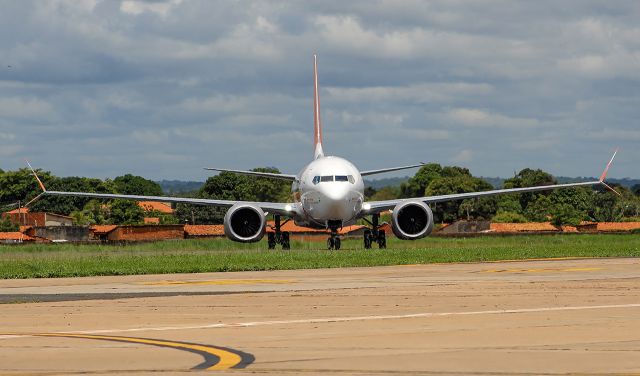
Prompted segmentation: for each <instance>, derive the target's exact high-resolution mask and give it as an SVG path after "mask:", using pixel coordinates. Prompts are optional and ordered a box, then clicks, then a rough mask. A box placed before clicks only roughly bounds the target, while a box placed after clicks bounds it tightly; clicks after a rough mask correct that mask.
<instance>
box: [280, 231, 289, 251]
mask: <svg viewBox="0 0 640 376" xmlns="http://www.w3.org/2000/svg"><path fill="white" fill-rule="evenodd" d="M282 249H284V250H289V249H291V243H290V241H289V232H288V231H285V232H283V233H282Z"/></svg>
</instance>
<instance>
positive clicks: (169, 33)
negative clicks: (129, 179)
mask: <svg viewBox="0 0 640 376" xmlns="http://www.w3.org/2000/svg"><path fill="white" fill-rule="evenodd" d="M639 18H640V8H639V7H638V6H637V5H636V4H635V2H607V3H602V2H600V3H594V2H589V1H581V0H567V1H562V2H555V3H549V2H518V3H510V4H509V6H508V7H505V6H504V3H503V2H502V1H500V0H482V1H477V2H466V3H460V2H456V1H429V2H419V1H413V0H398V1H386V0H381V1H353V2H344V1H336V0H327V1H321V2H304V3H303V2H289V3H273V2H268V1H262V0H255V1H251V0H248V1H245V2H241V3H238V2H213V1H206V0H191V1H178V0H152V1H142V0H140V1H133V0H123V1H99V0H82V1H70V0H43V1H27V0H25V1H16V2H8V3H7V4H3V11H2V12H1V13H0V56H2V61H0V88H1V91H2V93H1V94H0V129H1V131H0V143H2V146H3V148H4V151H3V166H2V168H3V169H8V168H19V167H21V166H22V157H23V155H28V156H33V159H36V158H37V159H39V160H40V161H41V162H42V163H40V165H42V167H43V168H47V169H49V170H51V171H53V172H54V173H56V174H59V175H87V176H101V177H105V176H116V175H121V174H122V173H125V172H132V173H138V174H142V175H145V176H147V177H150V178H157V179H161V178H169V179H170V178H182V179H204V178H206V175H204V174H203V173H202V171H200V169H199V167H200V166H201V165H202V164H203V163H204V162H206V161H211V160H215V162H216V164H218V165H224V166H230V167H238V168H251V167H256V166H257V165H264V164H265V163H264V161H265V160H266V161H269V162H268V163H267V164H268V165H274V166H277V167H279V168H281V169H282V170H284V171H290V172H291V171H293V172H295V171H297V170H299V169H300V167H301V166H302V164H304V163H303V162H301V160H306V158H307V156H308V155H309V154H310V150H311V142H312V141H311V140H312V135H311V132H312V131H311V130H312V124H313V115H312V105H311V103H312V96H313V92H312V74H311V61H312V58H311V56H312V54H313V53H316V52H317V53H318V54H319V56H320V67H319V69H320V85H321V87H320V90H321V91H320V94H321V95H320V96H321V99H322V114H321V116H322V119H323V122H324V126H325V129H324V131H325V142H326V145H325V146H326V148H325V150H327V152H329V153H331V154H335V155H341V156H344V157H346V158H348V159H352V160H353V161H354V162H355V163H356V164H357V165H358V166H361V164H362V166H361V167H363V168H364V167H366V168H376V167H380V166H377V165H376V163H377V162H376V161H377V160H376V159H372V158H370V157H367V155H368V153H369V152H370V151H371V150H378V151H379V150H384V151H385V153H384V159H385V163H384V164H385V165H394V164H399V165H400V164H406V163H411V162H414V161H416V160H418V161H419V160H427V159H428V160H435V161H440V162H441V163H450V162H454V163H459V164H463V165H464V166H465V167H469V168H471V169H472V171H474V173H477V174H483V175H491V176H496V175H502V176H508V175H511V174H512V172H513V169H514V168H516V167H524V166H530V167H539V168H543V169H544V168H550V169H553V171H551V172H553V173H556V174H563V175H589V174H592V171H590V169H588V167H584V166H591V165H595V164H598V163H601V159H603V158H606V155H607V154H608V153H609V149H610V148H611V147H613V145H610V144H616V145H618V144H619V145H620V146H621V147H622V148H623V149H624V150H625V153H628V154H627V155H626V158H629V160H640V149H638V148H637V147H636V145H635V143H637V141H638V137H640V136H638V134H637V131H636V128H637V119H638V118H640V107H639V106H638V105H637V104H638V103H640V90H639V89H638V88H639V87H640V85H639V83H640V73H639V72H640V69H639V68H640V26H639V25H638V22H637V20H638V19H639ZM560 146H561V147H560ZM160 151H161V152H160ZM601 151H602V153H601V154H602V155H604V157H602V155H600V152H601ZM161 153H165V155H166V157H165V158H161V157H160V156H159V154H161ZM469 153H471V154H469ZM505 153H508V155H509V157H508V158H505V157H504V154H505ZM550 153H553V154H550ZM140 156H148V157H144V158H141V157H140ZM470 156H471V157H470ZM574 156H579V158H578V157H574ZM585 159H586V160H585ZM160 160H161V163H154V161H160ZM557 160H562V161H563V163H561V164H559V163H557V162H556V161H557ZM70 161H73V162H74V163H70ZM194 166H197V168H194ZM614 167H615V168H618V169H619V170H616V169H615V168H614V170H612V171H611V173H612V176H618V174H619V175H620V176H625V175H628V176H635V175H637V172H636V171H635V170H633V166H632V164H631V163H629V164H626V165H625V164H620V165H619V166H618V165H616V166H614Z"/></svg>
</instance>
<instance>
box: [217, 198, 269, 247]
mask: <svg viewBox="0 0 640 376" xmlns="http://www.w3.org/2000/svg"><path fill="white" fill-rule="evenodd" d="M266 224H267V220H266V216H265V214H264V211H262V209H260V208H259V207H257V206H255V205H247V204H235V205H233V206H232V207H231V208H230V209H229V210H228V211H227V214H225V215H224V234H225V235H226V236H227V237H228V238H229V239H231V240H233V241H236V242H241V243H254V242H259V241H260V240H261V239H262V237H263V236H264V233H265V229H266Z"/></svg>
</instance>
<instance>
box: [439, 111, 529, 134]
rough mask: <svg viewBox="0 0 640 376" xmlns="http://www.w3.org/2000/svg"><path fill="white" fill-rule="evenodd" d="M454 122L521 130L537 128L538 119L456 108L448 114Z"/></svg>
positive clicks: (468, 125) (471, 125) (469, 125)
mask: <svg viewBox="0 0 640 376" xmlns="http://www.w3.org/2000/svg"><path fill="white" fill-rule="evenodd" d="M447 117H449V118H450V119H451V120H452V121H454V122H456V123H459V124H461V125H464V126H467V127H498V128H509V129H519V128H523V127H537V126H539V125H540V122H539V121H538V120H537V119H526V118H515V117H509V116H505V115H502V114H498V113H493V112H488V111H484V110H479V109H475V108H456V109H453V110H450V111H449V112H448V113H447Z"/></svg>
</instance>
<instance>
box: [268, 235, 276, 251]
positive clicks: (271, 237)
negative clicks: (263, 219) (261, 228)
mask: <svg viewBox="0 0 640 376" xmlns="http://www.w3.org/2000/svg"><path fill="white" fill-rule="evenodd" d="M267 244H268V245H269V249H275V248H276V234H274V233H273V232H269V233H267Z"/></svg>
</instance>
